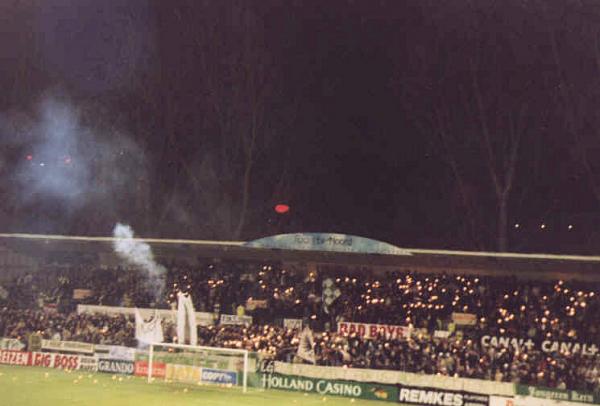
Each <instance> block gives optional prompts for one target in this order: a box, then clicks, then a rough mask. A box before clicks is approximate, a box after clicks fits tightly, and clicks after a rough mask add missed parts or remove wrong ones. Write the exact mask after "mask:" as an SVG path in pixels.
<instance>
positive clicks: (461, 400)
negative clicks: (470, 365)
mask: <svg viewBox="0 0 600 406" xmlns="http://www.w3.org/2000/svg"><path fill="white" fill-rule="evenodd" d="M398 402H400V403H404V404H409V405H419V406H428V405H432V406H437V405H448V406H488V405H489V403H490V397H489V396H488V395H481V394H477V393H470V392H465V391H453V390H447V389H438V388H424V387H420V386H406V385H399V386H398Z"/></svg>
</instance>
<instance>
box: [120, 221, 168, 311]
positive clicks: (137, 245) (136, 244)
mask: <svg viewBox="0 0 600 406" xmlns="http://www.w3.org/2000/svg"><path fill="white" fill-rule="evenodd" d="M113 236H114V237H115V240H114V241H113V249H114V250H115V252H116V253H117V255H118V256H119V257H120V258H123V259H124V260H125V261H127V262H128V263H130V264H132V265H135V266H139V267H140V268H142V269H143V271H144V272H145V274H146V275H145V276H146V283H147V287H148V289H150V291H151V292H152V293H153V294H154V298H155V300H156V301H157V302H158V301H159V300H160V299H162V295H163V292H164V290H165V276H166V271H167V270H166V269H165V267H163V266H162V265H160V264H158V263H157V262H156V261H155V260H154V254H153V253H152V248H150V246H149V245H148V244H146V243H145V242H143V241H140V240H137V239H135V238H134V233H133V230H132V229H131V227H130V226H128V225H126V224H121V223H117V225H116V226H115V229H114V230H113Z"/></svg>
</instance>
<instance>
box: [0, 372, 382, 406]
mask: <svg viewBox="0 0 600 406" xmlns="http://www.w3.org/2000/svg"><path fill="white" fill-rule="evenodd" d="M0 404H1V405H3V406H20V405H36V406H38V405H39V406H54V405H56V406H66V405H108V406H121V405H123V406H125V405H126V406H130V405H143V406H159V405H160V406H163V405H169V406H179V405H182V406H187V405H203V406H237V405H248V406H280V405H282V406H284V405H285V406H287V405H290V406H316V405H319V406H338V405H355V406H385V405H386V404H387V402H378V401H368V400H358V399H357V400H354V399H348V398H342V397H334V396H333V397H332V396H327V397H323V396H317V395H304V394H301V393H296V392H286V391H273V390H269V391H263V390H260V389H254V388H248V393H246V394H243V393H242V392H241V389H239V388H229V389H227V388H219V387H213V386H193V385H186V384H174V383H170V384H169V383H165V382H154V383H152V384H148V383H147V382H146V380H145V379H144V378H139V377H133V376H122V375H110V374H102V373H91V374H90V373H82V372H78V371H73V372H64V371H62V370H54V369H46V368H34V367H10V366H3V365H0Z"/></svg>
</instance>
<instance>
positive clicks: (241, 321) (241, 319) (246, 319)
mask: <svg viewBox="0 0 600 406" xmlns="http://www.w3.org/2000/svg"><path fill="white" fill-rule="evenodd" d="M221 324H233V325H238V326H243V325H248V324H252V317H251V316H236V315H233V314H222V315H221Z"/></svg>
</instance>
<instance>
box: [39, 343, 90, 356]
mask: <svg viewBox="0 0 600 406" xmlns="http://www.w3.org/2000/svg"><path fill="white" fill-rule="evenodd" d="M42 349H43V350H49V351H57V352H78V353H83V354H93V353H94V344H88V343H81V342H79V341H60V340H42Z"/></svg>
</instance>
